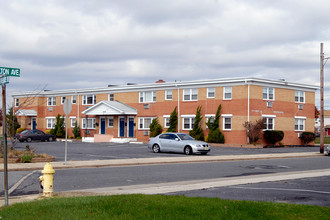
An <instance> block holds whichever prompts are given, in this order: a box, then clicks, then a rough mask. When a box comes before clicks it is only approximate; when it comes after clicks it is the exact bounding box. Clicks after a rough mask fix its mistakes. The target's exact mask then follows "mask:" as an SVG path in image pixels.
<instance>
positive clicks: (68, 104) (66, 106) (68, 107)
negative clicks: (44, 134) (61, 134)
mask: <svg viewBox="0 0 330 220" xmlns="http://www.w3.org/2000/svg"><path fill="white" fill-rule="evenodd" d="M71 110H72V103H71V100H70V98H66V99H65V101H64V103H63V111H64V113H65V153H64V164H66V162H67V155H68V114H70V112H71Z"/></svg>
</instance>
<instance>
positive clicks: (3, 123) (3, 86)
mask: <svg viewBox="0 0 330 220" xmlns="http://www.w3.org/2000/svg"><path fill="white" fill-rule="evenodd" d="M6 121H7V120H6V84H2V129H3V175H4V178H3V179H4V184H3V186H4V192H5V206H8V169H7V168H8V167H7V129H6V127H7V126H6V124H7V123H6Z"/></svg>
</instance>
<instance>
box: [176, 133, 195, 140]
mask: <svg viewBox="0 0 330 220" xmlns="http://www.w3.org/2000/svg"><path fill="white" fill-rule="evenodd" d="M178 136H179V138H180V139H181V140H194V138H192V137H190V136H189V135H187V134H178Z"/></svg>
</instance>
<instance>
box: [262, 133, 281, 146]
mask: <svg viewBox="0 0 330 220" xmlns="http://www.w3.org/2000/svg"><path fill="white" fill-rule="evenodd" d="M264 138H265V140H266V142H267V143H270V144H272V145H274V146H275V144H276V143H277V142H279V141H281V140H283V138H284V132H283V131H279V130H266V131H264Z"/></svg>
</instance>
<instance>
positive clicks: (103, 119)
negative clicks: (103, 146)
mask: <svg viewBox="0 0 330 220" xmlns="http://www.w3.org/2000/svg"><path fill="white" fill-rule="evenodd" d="M101 134H105V118H101Z"/></svg>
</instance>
